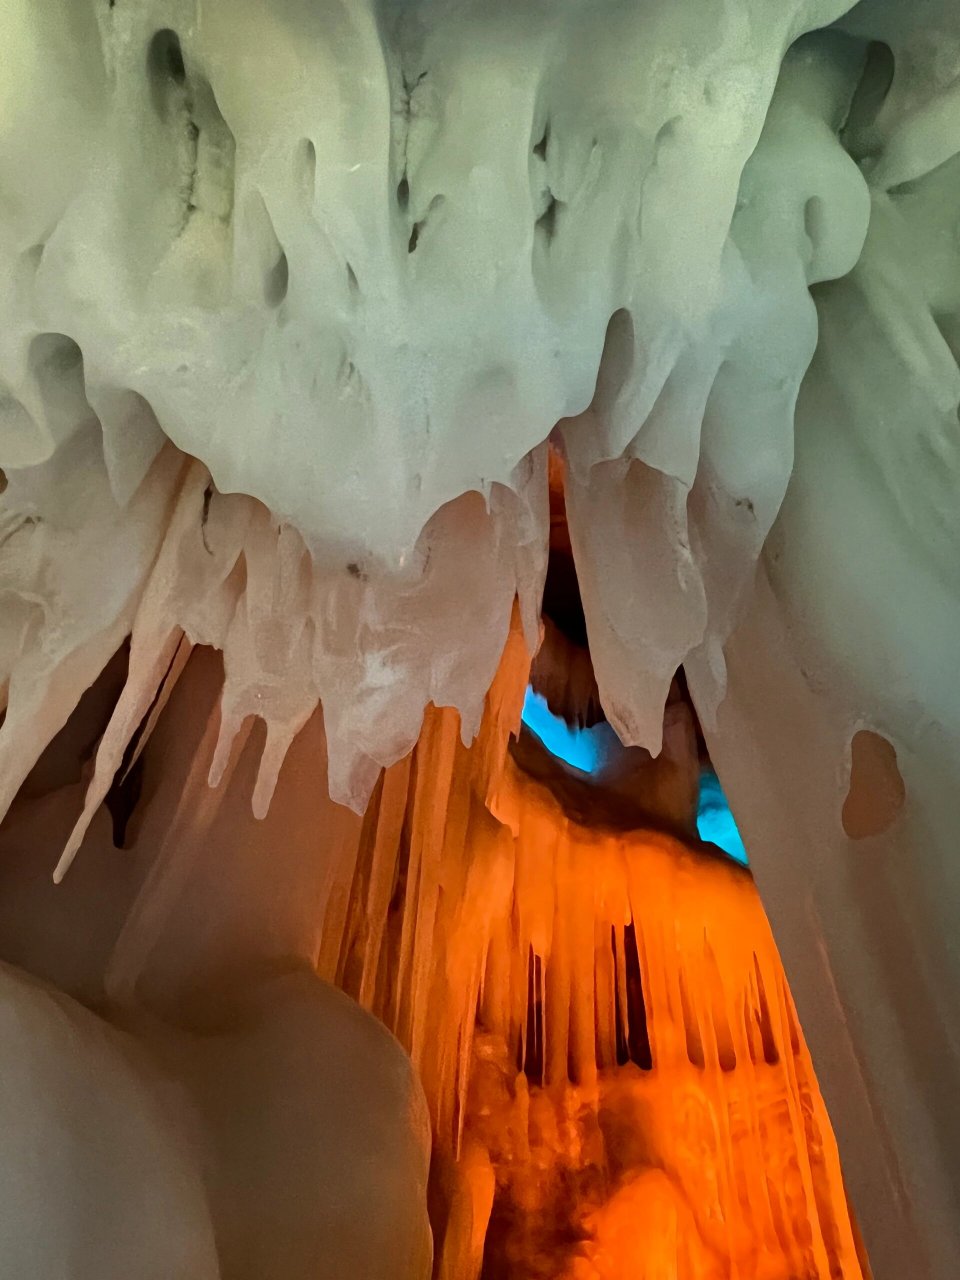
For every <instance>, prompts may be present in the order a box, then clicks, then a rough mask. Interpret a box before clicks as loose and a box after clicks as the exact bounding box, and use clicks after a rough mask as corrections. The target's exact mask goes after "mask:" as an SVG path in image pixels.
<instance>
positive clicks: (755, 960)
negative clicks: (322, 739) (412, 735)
mask: <svg viewBox="0 0 960 1280" xmlns="http://www.w3.org/2000/svg"><path fill="white" fill-rule="evenodd" d="M529 665H530V661H529V657H528V655H527V653H526V651H525V649H524V646H523V642H522V640H521V638H520V635H519V631H518V630H516V629H515V630H514V633H513V634H512V635H511V638H510V641H509V643H508V646H507V650H506V652H505V655H504V659H503V662H502V664H501V668H500V672H499V674H498V676H497V679H496V681H495V683H494V686H493V688H492V689H491V692H490V695H489V697H488V700H487V709H486V715H485V719H484V724H483V728H482V731H481V734H480V737H479V738H478V740H477V741H476V743H475V744H474V745H473V746H472V747H471V748H465V747H464V746H463V744H462V742H461V740H460V731H459V721H458V718H457V716H456V714H455V713H453V712H451V711H448V710H437V709H431V710H430V711H429V712H428V714H427V717H426V720H425V723H424V728H423V733H422V735H421V739H420V742H419V744H418V746H417V748H416V749H415V751H414V752H413V754H412V756H411V757H410V758H408V759H406V760H404V761H402V762H401V763H400V764H398V765H395V766H394V767H393V768H391V769H388V770H387V771H386V772H385V774H384V776H383V778H382V780H381V783H380V785H379V787H378V790H377V793H376V795H375V796H374V800H373V802H372V803H371V806H370V808H369V810H368V812H367V815H366V818H365V820H364V823H363V828H362V832H361V835H360V841H359V848H357V847H356V846H355V845H353V846H352V847H349V848H347V847H345V848H344V850H343V856H342V857H341V858H340V861H339V870H338V872H337V873H336V879H335V882H334V884H333V885H332V888H331V892H330V896H329V898H328V906H327V911H326V916H325V922H324V931H323V945H322V953H321V957H320V969H321V972H322V975H323V976H324V977H327V978H329V979H330V980H332V981H335V982H338V983H339V984H340V985H341V986H343V987H344V988H345V989H346V990H347V991H349V992H350V993H351V994H353V995H355V996H356V997H357V998H358V999H359V1000H360V1001H361V1003H363V1004H364V1005H365V1006H366V1007H368V1008H369V1009H371V1010H373V1011H374V1012H375V1013H376V1014H377V1015H378V1016H379V1017H381V1018H382V1019H383V1020H384V1021H385V1022H386V1023H387V1025H388V1026H390V1027H391V1028H392V1029H393V1030H394V1031H395V1033H396V1034H397V1035H398V1037H399V1038H400V1040H401V1041H402V1042H403V1043H404V1045H405V1046H406V1047H407V1048H408V1050H409V1051H410V1053H411V1056H412V1058H413V1061H414V1063H415V1065H416V1067H417V1069H418V1071H419V1072H420V1075H421V1078H422V1080H423V1082H424V1087H425V1089H426V1092H427V1098H428V1101H429V1105H430V1109H431V1113H432V1118H433V1125H434V1135H435V1171H434V1184H435V1185H434V1191H435V1195H434V1229H435V1233H436V1235H437V1251H438V1270H437V1273H438V1275H439V1276H440V1278H441V1280H478V1278H479V1277H480V1276H481V1275H482V1276H483V1277H484V1280H507V1278H509V1280H541V1278H542V1280H628V1278H629V1280H859V1278H860V1277H862V1276H864V1275H865V1274H866V1270H865V1266H866V1264H865V1262H864V1261H863V1259H862V1254H861V1251H860V1250H859V1249H858V1243H857V1239H856V1232H855V1228H854V1226H853V1224H852V1222H851V1219H850V1214H849V1210H848V1207H847V1203H846V1197H845V1193H844V1188H843V1181H842V1177H841V1171H840V1165H839V1159H838V1154H837V1149H836V1144H835V1141H834V1137H833V1133H832V1130H831V1127H830V1123H829V1120H828V1117H827V1114H826V1110H825V1107H824V1104H823V1100H822V1098H821V1095H820V1092H819V1089H818V1087H817V1082H816V1078H815V1075H814V1071H813V1066H812V1063H811V1060H810V1055H809V1052H808V1050H807V1048H806V1045H805V1043H804V1039H803V1034H802V1032H801V1030H800V1026H799V1023H798V1020H797V1016H796V1012H795V1009H794V1006H793V1002H792V1000H791V996H790V992H789V989H788V986H787V982H786V978H785V976H784V973H783V969H782V966H781V964H780V959H779V956H778V953H777V949H776V945H775V943H774V941H773V937H772V935H771V932H770V928H769V925H768V923H767V920H766V917H765V915H764V912H763V909H762V906H761V904H760V900H759V897H758V895H757V892H756V890H755V887H754V884H753V881H752V879H751V877H750V875H749V873H748V872H747V871H745V870H744V869H742V868H740V867H737V866H735V865H733V864H732V863H730V862H728V861H726V860H722V859H720V858H714V857H711V856H710V854H709V853H708V852H706V851H705V850H702V849H697V848H694V847H688V846H687V845H685V844H684V843H682V842H680V841H679V840H677V839H674V838H672V837H669V836H666V835H662V834H656V833H654V832H651V831H638V830H632V829H625V830H621V829H618V828H617V826H616V825H615V824H613V823H607V825H595V824H594V823H593V822H591V823H589V824H586V823H584V822H582V821H579V820H578V819H577V817H576V816H573V815H572V814H571V813H570V812H569V811H568V810H567V809H565V807H564V804H563V802H562V799H561V798H558V795H557V794H555V793H554V792H553V791H552V790H551V789H550V788H549V787H548V786H547V785H545V784H544V783H543V781H542V780H537V779H535V778H533V777H531V776H530V775H529V774H527V773H526V772H525V771H523V770H522V769H521V768H519V767H518V765H517V764H516V763H515V762H514V760H513V758H512V755H511V752H510V750H509V741H510V737H511V734H513V733H515V732H516V730H517V728H518V726H519V719H520V709H521V705H522V700H523V694H524V690H525V688H526V683H527V677H528V673H529Z"/></svg>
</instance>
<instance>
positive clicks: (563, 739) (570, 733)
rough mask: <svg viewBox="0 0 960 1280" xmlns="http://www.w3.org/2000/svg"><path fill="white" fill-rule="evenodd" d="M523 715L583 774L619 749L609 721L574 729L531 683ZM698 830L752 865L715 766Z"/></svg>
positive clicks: (703, 779) (707, 779) (706, 775)
mask: <svg viewBox="0 0 960 1280" xmlns="http://www.w3.org/2000/svg"><path fill="white" fill-rule="evenodd" d="M521 718H522V720H523V723H524V724H525V725H526V727H527V728H528V729H529V730H530V732H531V733H532V734H534V735H535V737H537V738H538V739H539V740H540V742H541V743H542V744H543V746H544V747H545V748H546V750H547V751H549V752H550V754H551V755H552V756H554V757H555V759H557V760H562V761H563V763H564V764H566V765H569V766H570V767H571V768H572V769H578V770H579V771H580V772H581V773H587V774H595V773H598V772H599V771H600V769H601V768H602V767H603V765H604V763H605V761H607V760H608V759H609V757H610V753H611V748H612V747H613V746H616V747H617V748H619V742H618V740H617V738H616V735H615V734H614V732H613V730H612V729H611V728H610V726H609V725H608V724H599V725H597V726H595V727H594V728H593V729H572V728H571V727H570V726H569V725H568V724H567V722H566V721H565V720H564V719H563V718H562V717H561V716H556V715H554V714H553V712H552V711H551V710H550V708H549V707H548V706H547V701H546V699H545V698H543V697H541V696H540V694H539V693H535V692H534V691H533V689H532V688H530V687H529V686H528V687H527V693H526V697H525V698H524V700H523V715H522V717H521ZM697 832H698V834H699V836H700V839H701V840H702V841H703V842H704V843H705V844H714V845H716V846H717V848H719V849H721V850H722V851H723V852H724V853H725V854H726V855H727V856H728V857H730V858H732V859H733V860H734V861H735V862H739V863H742V864H743V866H747V865H748V862H749V859H748V858H747V851H746V849H745V848H744V847H743V840H742V839H741V838H740V832H739V831H738V830H737V824H736V822H735V821H734V817H733V814H732V813H731V812H730V806H729V805H728V804H727V797H726V796H725V795H724V794H723V788H722V787H721V786H720V780H719V779H718V778H717V775H716V774H715V773H714V772H713V770H712V769H704V771H703V773H701V775H700V798H699V803H698V807H697Z"/></svg>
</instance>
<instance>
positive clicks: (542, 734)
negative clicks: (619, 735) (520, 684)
mask: <svg viewBox="0 0 960 1280" xmlns="http://www.w3.org/2000/svg"><path fill="white" fill-rule="evenodd" d="M522 719H523V723H524V724H525V725H526V726H527V728H528V729H529V730H530V732H531V733H533V734H535V735H536V736H537V737H538V738H539V739H540V741H541V742H542V743H543V745H544V746H545V747H546V749H547V750H548V751H549V752H550V754H551V755H552V756H556V758H557V759H558V760H562V761H563V762H564V764H568V765H571V766H572V767H573V768H574V769H579V770H580V771H581V773H594V772H595V771H596V770H597V769H598V768H599V767H600V746H599V743H598V742H597V740H596V737H595V735H594V734H592V733H590V731H589V730H582V729H571V728H570V726H569V725H568V724H567V722H566V721H565V720H563V719H562V718H561V717H560V716H555V715H554V714H553V712H552V711H551V710H550V708H549V707H548V706H547V700H546V698H542V697H541V696H540V694H539V693H534V691H533V689H531V688H530V687H529V686H528V687H527V696H526V697H525V698H524V700H523V716H522Z"/></svg>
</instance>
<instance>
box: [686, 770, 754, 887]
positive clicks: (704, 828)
mask: <svg viewBox="0 0 960 1280" xmlns="http://www.w3.org/2000/svg"><path fill="white" fill-rule="evenodd" d="M697 831H698V832H699V834H700V839H701V840H702V841H703V842H704V843H705V844H715V845H717V846H718V847H719V848H721V849H722V850H723V852H724V853H725V854H727V855H728V856H729V857H731V858H733V860H734V861H735V862H741V863H743V865H744V866H747V865H748V862H749V859H748V858H747V851H746V849H745V848H744V847H743V840H742V839H741V838H740V832H739V831H738V830H737V824H736V822H735V821H734V818H733V814H732V813H731V812H730V806H729V805H728V804H727V797H726V796H725V795H724V794H723V788H722V787H721V786H720V780H719V778H718V777H717V775H716V774H715V773H714V772H713V770H711V769H705V770H704V771H703V773H702V774H701V775H700V804H699V808H698V810H697Z"/></svg>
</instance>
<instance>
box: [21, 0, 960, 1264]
mask: <svg viewBox="0 0 960 1280" xmlns="http://www.w3.org/2000/svg"><path fill="white" fill-rule="evenodd" d="M0 34H2V36H3V43H4V59H3V68H2V72H0V281H2V290H0V299H2V301H0V308H2V318H3V324H2V328H0V467H2V472H0V489H2V490H3V492H2V495H0V689H2V690H3V692H4V699H5V702H6V712H5V719H4V722H3V725H2V727H0V812H4V811H6V809H7V808H8V807H9V805H10V804H11V803H12V802H13V800H14V797H15V796H16V794H17V792H18V790H19V789H20V787H21V785H22V784H23V782H24V779H25V778H27V776H28V775H29V774H30V771H31V769H32V768H33V767H34V766H35V765H36V763H37V761H38V760H39V759H40V758H41V756H42V754H43V751H44V748H45V747H46V746H47V744H48V743H49V742H51V740H52V739H53V738H54V737H55V736H56V734H57V733H58V731H60V730H61V729H62V728H63V726H64V724H65V723H66V722H67V720H68V717H69V716H70V714H71V712H72V711H73V709H74V708H75V706H76V705H77V703H78V702H79V700H80V698H81V696H82V695H83V693H84V691H85V690H86V689H87V688H88V687H89V686H90V685H91V684H92V683H93V682H94V680H95V679H96V677H97V676H98V674H99V673H100V672H101V670H103V669H104V668H105V667H106V665H107V663H108V662H109V661H110V659H111V657H112V656H113V655H114V653H115V652H116V651H117V649H118V647H119V646H120V645H121V644H122V642H123V641H124V638H125V637H127V636H130V637H131V642H130V643H131V648H130V663H129V674H128V677H127V683H126V687H125V689H124V691H123V693H122V695H121V696H120V698H119V701H118V703H117V706H116V710H115V712H114V715H113V717H112V719H111V721H110V724H109V726H108V728H107V730H106V732H105V734H104V735H103V738H102V740H101V741H100V744H99V750H98V753H97V759H96V765H95V769H94V771H93V776H92V779H90V785H89V789H88V792H87V796H86V803H85V807H84V809H83V814H82V816H81V817H80V818H79V821H78V824H77V826H76V829H75V831H74V832H73V834H72V835H71V834H70V832H69V830H65V831H64V832H63V842H62V846H63V857H62V860H61V863H60V866H59V868H58V875H62V874H63V873H64V872H65V871H66V868H67V867H68V866H69V864H70V862H71V860H72V859H73V857H74V855H75V854H76V853H77V851H78V849H79V848H80V844H81V841H82V839H83V837H84V833H85V832H86V831H87V830H88V827H89V825H90V824H91V823H92V822H95V821H96V817H97V814H98V812H101V810H100V808H99V806H100V802H101V800H102V799H103V798H104V796H105V795H106V794H107V792H108V790H109V788H110V786H111V783H112V782H113V780H114V778H115V776H116V775H117V774H118V773H123V772H125V771H127V770H128V769H129V768H130V766H131V764H132V763H133V760H134V758H135V756H136V755H137V754H138V753H139V752H140V751H141V750H142V747H143V743H144V742H145V741H146V738H147V737H148V736H149V733H150V732H151V731H152V730H153V728H154V726H155V723H156V721H157V718H158V717H159V716H160V713H161V711H162V708H163V705H164V702H165V701H166V699H167V698H168V697H169V695H170V690H171V688H172V686H173V684H174V682H175V680H176V678H177V677H178V676H179V674H180V672H181V671H182V670H183V668H184V664H185V663H186V660H187V656H188V653H189V650H190V647H191V645H209V646H213V647H215V648H217V649H219V650H222V652H223V661H224V668H225V683H224V688H223V697H222V715H221V713H220V712H218V713H217V721H216V727H215V730H214V732H215V735H219V748H218V750H217V751H216V752H215V753H213V752H212V753H211V757H212V762H211V767H210V778H211V781H213V782H214V783H216V782H217V781H219V780H221V779H222V778H223V777H224V774H225V770H227V769H228V768H229V765H230V761H231V759H233V758H234V756H235V754H236V753H235V752H233V753H232V752H231V746H232V744H234V741H235V739H238V738H239V740H241V741H242V740H243V736H244V735H245V734H249V732H250V723H251V718H252V717H259V718H260V719H262V720H263V721H264V722H265V724H266V733H265V735H264V737H263V756H262V764H261V769H260V776H259V779H258V780H257V782H256V784H255V785H254V784H253V783H252V782H251V788H250V790H251V791H252V792H253V803H254V806H255V810H256V812H257V813H258V814H265V813H266V812H267V809H268V806H269V803H270V797H271V795H272V793H273V790H274V787H275V785H276V783H277V777H278V773H279V770H280V766H281V764H282V762H283V759H284V756H285V753H286V751H287V749H288V748H289V746H290V744H291V742H293V740H294V739H295V737H296V736H297V735H298V734H299V733H301V732H303V731H304V726H305V725H307V724H308V722H309V721H310V717H311V715H312V714H313V712H314V710H315V708H316V706H317V704H318V702H322V705H323V711H324V721H325V732H326V742H327V743H328V746H329V780H330V788H331V792H332V795H333V796H334V798H335V799H336V800H339V801H342V802H345V803H348V804H350V805H351V806H353V807H354V808H355V809H356V810H358V811H359V810H362V809H363V807H364V805H365V804H366V802H367V800H368V799H369V797H370V794H371V792H372V791H373V789H374V788H375V786H377V785H378V778H379V777H380V770H381V767H382V766H386V765H390V764H392V763H393V762H395V761H397V760H399V759H400V758H401V757H402V756H403V755H404V754H405V752H407V751H408V750H409V749H410V748H411V747H412V745H413V744H414V742H415V741H416V740H417V737H418V734H419V732H420V727H421V721H422V716H423V711H424V707H425V706H426V705H427V704H428V703H430V702H432V703H434V704H436V705H446V706H452V707H456V708H458V709H459V711H460V712H461V716H462V732H463V734H464V737H465V738H466V739H469V738H470V737H472V735H473V734H474V732H475V731H476V729H477V726H478V725H479V722H480V716H481V711H482V707H483V699H484V696H485V694H486V692H487V690H488V688H489V686H490V683H491V680H492V678H493V674H494V672H495V670H496V667H497V662H498V660H499V657H500V654H501V651H502V649H503V646H504V643H505V640H506V637H507V634H508V629H509V623H510V616H511V610H512V608H513V604H514V600H515V598H519V602H520V607H521V613H522V616H523V622H524V627H525V631H526V636H527V640H528V643H529V644H530V646H531V647H533V646H535V645H536V643H537V638H538V627H539V618H538V611H539V600H540V592H541V588H542V584H543V577H544V572H545V567H546V548H547V525H548V508H547V484H546V442H547V440H548V438H549V437H551V436H552V439H553V441H554V443H555V445H556V446H557V447H559V448H561V449H562V451H563V453H564V455H565V458H566V463H567V476H568V480H567V494H566V497H567V511H568V515H569V524H570V536H571V539H572V544H573V551H574V554H575V557H576V562H577V571H578V574H579V578H580V585H581V590H582V595H583V601H584V606H585V611H586V618H587V627H588V631H589V638H590V648H591V654H592V658H593V663H594V667H595V670H596V675H597V682H598V686H599V691H600V696H601V698H602V701H603V705H604V709H605V712H606V715H607V717H608V719H609V722H610V724H611V725H612V726H613V728H614V729H615V730H616V732H617V733H618V734H619V736H620V737H621V739H622V740H623V741H624V742H625V743H627V744H640V745H642V746H645V747H647V748H649V749H650V750H652V751H654V752H656V751H657V750H658V749H659V745H660V735H661V726H662V710H663V703H664V699H665V697H666V693H667V690H668V688H669V686H670V682H671V680H672V679H673V676H674V673H675V672H676V670H677V668H678V667H679V666H680V665H681V664H683V666H684V668H685V671H686V674H687V680H688V683H689V687H690V690H691V694H692V697H693V700H694V702H695V704H696V706H697V710H698V712H699V714H700V718H701V721H702V723H703V726H704V730H705V733H706V736H707V740H708V745H709V749H710V755H711V758H712V759H713V761H714V763H715V764H716V766H717V769H718V773H719V776H720V777H721V779H722V781H723V786H724V788H725V790H726V791H727V793H728V794H729V796H730V798H731V801H732V803H733V806H734V808H735V810H736V812H737V815H738V818H740V821H741V825H742V827H743V833H744V837H745V839H746V841H747V844H748V847H749V848H750V851H751V860H752V865H753V868H754V870H755V873H756V876H757V879H758V883H759V885H760V888H761V890H762V892H763V894H764V900H765V903H766V906H767V909H768V911H769V912H770V915H771V919H772V922H773V924H774V927H775V930H776V933H777V937H778V940H779V943H780V946H781V949H782V951H783V953H784V957H785V960H786V964H787V969H788V971H789V973H790V977H791V982H792V984H793V988H794V991H795V994H796V998H797V1002H798V1005H799V1008H800V1011H801V1015H802V1017H803V1020H804V1025H805V1028H806V1030H807V1034H808V1037H809V1039H810V1041H811V1045H812V1048H813V1051H814V1057H815V1060H816V1062H817V1064H818V1070H819V1072H820V1077H821V1081H822V1084H823V1087H824V1092H825V1094H826V1097H827V1100H828V1103H829V1104H830V1105H831V1108H832V1113H833V1116H834V1120H835V1123H836V1126H837V1129H838V1135H839V1139H840V1144H841V1149H842V1151H843V1153H844V1157H845V1171H846V1176H847V1180H848V1183H849V1186H850V1189H851V1193H852V1196H853V1199H854V1201H855V1203H856V1204H857V1206H858V1209H859V1212H860V1215H861V1217H862V1219H863V1224H864V1230H865V1233H866V1235H867V1238H868V1244H869V1246H870V1249H871V1252H872V1255H873V1258H874V1266H875V1270H876V1273H877V1275H878V1277H880V1280H884V1277H886V1276H896V1277H900V1276H905V1275H910V1276H913V1275H916V1276H931V1277H936V1280H952V1278H953V1276H954V1274H955V1264H956V1258H957V1257H958V1256H960V1205H958V1201H957V1197H958V1194H960V1192H958V1188H960V1167H958V1161H960V1154H958V1153H960V1130H958V1119H957V1115H958V1112H957V1108H956V1106H955V1097H956V1094H957V1090H958V1089H960V1050H958V1047H957V1036H956V1028H957V1026H958V1025H960V1016H958V1015H960V1009H958V1007H957V1003H958V994H957V993H958V992H960V952H958V950H957V948H956V946H955V943H954V939H955V936H956V906H955V904H956V902H957V901H958V896H960V884H958V878H960V871H958V870H957V869H956V868H957V865H958V864H957V861H956V858H955V856H954V854H955V843H956V831H957V828H958V826H960V811H958V795H960V789H958V787H957V785H956V783H957V779H958V777H960V685H958V683H957V681H956V679H955V678H954V668H955V665H956V648H957V636H958V635H960V573H958V566H960V555H958V550H960V537H958V533H960V530H958V523H960V515H958V512H960V504H958V501H957V476H958V472H960V431H958V420H957V405H958V401H960V371H958V367H957V360H958V356H960V239H958V231H957V207H958V196H960V158H958V153H960V8H958V6H957V5H956V3H955V0H913V2H912V3H909V4H907V3H903V0H863V2H862V3H860V4H857V5H855V6H852V5H851V4H850V3H849V2H848V0H737V3H729V4H722V5H719V4H715V3H711V2H710V0H672V2H670V3H668V2H667V0H559V2H558V3H553V4H550V5H544V4H540V3H530V4H518V3H508V2H507V0H502V2H501V0H495V2H493V3H491V2H490V0H473V2H472V3H470V2H469V0H455V2H454V3H450V2H448V0H411V2H410V3H400V2H399V0H380V3H376V2H375V0H339V2H338V0H274V2H272V3H264V2H263V0H137V2H134V0H43V3H39V2H38V0H7V3H6V4H5V5H4V8H3V14H2V16H0ZM211 714H212V713H211ZM259 741H260V739H258V742H259ZM74 816H76V815H74ZM81 860H82V859H81Z"/></svg>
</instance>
